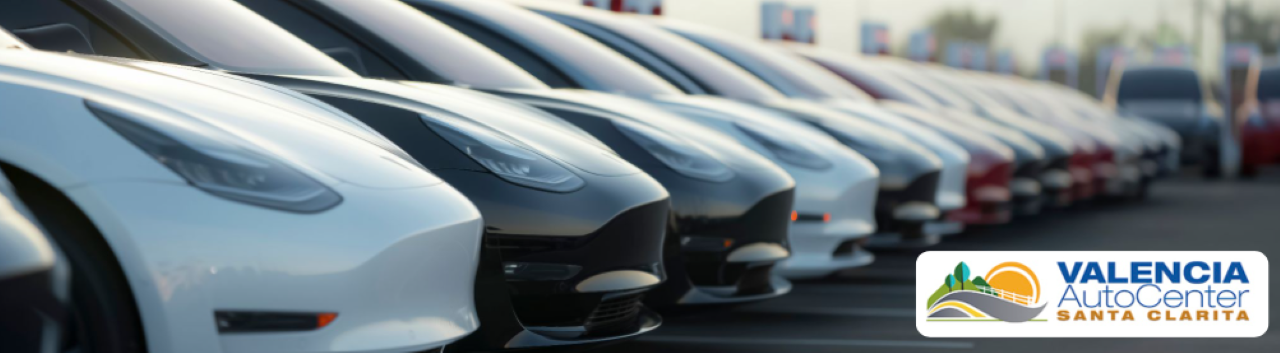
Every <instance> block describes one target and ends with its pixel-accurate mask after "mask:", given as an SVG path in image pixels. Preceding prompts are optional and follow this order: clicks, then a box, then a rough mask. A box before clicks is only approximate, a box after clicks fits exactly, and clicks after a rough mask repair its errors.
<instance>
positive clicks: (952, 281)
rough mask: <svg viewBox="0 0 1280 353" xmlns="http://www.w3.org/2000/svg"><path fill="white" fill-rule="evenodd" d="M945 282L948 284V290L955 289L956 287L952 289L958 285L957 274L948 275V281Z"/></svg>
mask: <svg viewBox="0 0 1280 353" xmlns="http://www.w3.org/2000/svg"><path fill="white" fill-rule="evenodd" d="M943 283H945V284H946V285H947V291H948V292H950V291H952V290H954V289H952V288H953V287H955V286H956V278H955V276H952V275H947V280H946V282H943Z"/></svg>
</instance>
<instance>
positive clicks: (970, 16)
mask: <svg viewBox="0 0 1280 353" xmlns="http://www.w3.org/2000/svg"><path fill="white" fill-rule="evenodd" d="M999 26H1000V20H999V19H998V18H996V17H994V16H979V15H978V14H977V13H975V12H974V11H973V9H971V8H950V9H944V10H942V11H941V12H938V13H937V14H936V15H934V16H933V18H932V19H930V20H929V28H932V29H933V33H934V36H935V38H936V40H937V44H938V46H937V48H938V58H939V60H941V62H946V60H947V57H946V56H947V45H948V44H949V43H952V42H955V41H969V42H977V43H982V44H986V45H987V46H988V47H990V46H991V38H992V37H994V36H995V33H996V28H999Z"/></svg>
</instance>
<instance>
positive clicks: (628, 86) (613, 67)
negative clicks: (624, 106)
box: [450, 1, 682, 97]
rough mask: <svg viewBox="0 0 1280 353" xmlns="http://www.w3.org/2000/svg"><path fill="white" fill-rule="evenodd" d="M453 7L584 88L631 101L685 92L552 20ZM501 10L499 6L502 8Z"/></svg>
mask: <svg viewBox="0 0 1280 353" xmlns="http://www.w3.org/2000/svg"><path fill="white" fill-rule="evenodd" d="M450 4H451V5H453V6H456V7H458V8H461V9H463V10H464V11H467V12H470V13H471V14H473V15H477V16H480V17H482V18H484V19H485V20H487V21H489V24H491V25H493V26H497V27H501V29H499V28H493V29H494V30H501V31H503V32H504V34H505V35H506V36H509V37H511V38H513V39H514V38H517V37H518V38H520V39H521V40H522V41H524V42H526V43H528V44H529V45H531V46H532V47H535V48H537V50H541V51H543V53H544V55H550V56H554V59H552V60H549V61H551V62H556V63H559V64H560V65H557V66H558V67H559V68H560V70H562V71H566V72H568V71H570V70H572V71H573V72H572V73H570V75H571V76H574V77H576V78H578V79H580V80H582V79H585V81H586V82H578V83H579V84H582V85H583V86H586V87H585V88H588V89H592V90H597V91H604V92H610V93H618V94H625V95H631V96H641V97H647V96H664V95H679V94H682V92H681V91H680V90H679V89H678V88H676V87H675V86H672V85H671V84H670V83H667V81H666V80H663V79H662V78H661V77H658V76H657V75H655V74H653V73H652V72H650V71H649V70H647V69H645V68H644V67H643V66H640V64H637V63H635V62H633V61H631V60H630V59H627V58H626V57H625V56H622V54H618V52H615V51H613V50H612V49H609V47H606V46H605V45H604V44H600V42H597V41H595V40H594V39H591V38H590V37H587V36H586V35H584V34H582V33H579V32H578V31H576V30H573V29H572V28H569V27H566V26H564V25H562V24H560V23H558V22H556V21H554V20H552V19H550V18H547V17H545V16H542V15H538V14H537V13H534V12H532V11H529V10H525V9H522V8H519V7H516V6H515V5H510V4H495V3H490V2H484V1H453V2H450ZM499 5H501V6H499Z"/></svg>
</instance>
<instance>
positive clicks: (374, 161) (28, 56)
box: [0, 51, 442, 188]
mask: <svg viewBox="0 0 1280 353" xmlns="http://www.w3.org/2000/svg"><path fill="white" fill-rule="evenodd" d="M0 65H3V66H5V67H6V68H7V70H6V73H7V74H10V75H15V74H16V75H22V76H25V77H26V78H30V79H32V81H31V82H32V84H33V85H34V86H38V87H41V88H44V89H50V90H56V91H61V92H65V93H67V94H70V95H74V96H78V97H82V98H84V99H86V100H93V101H96V102H98V103H103V104H109V105H116V106H120V107H124V108H127V109H126V110H127V111H130V112H134V113H136V114H154V115H156V117H157V118H165V119H174V121H180V120H181V121H186V122H191V123H196V124H202V125H207V126H209V127H211V128H215V129H218V130H221V131H222V132H225V133H227V134H228V135H230V136H231V137H234V138H236V139H238V140H240V141H241V142H245V143H246V145H247V146H249V147H252V148H254V149H257V150H260V152H262V153H267V154H270V155H272V156H273V157H276V158H277V159H279V160H280V161H282V162H285V163H287V164H290V165H291V166H293V167H295V168H297V169H299V170H302V171H304V172H307V173H308V174H311V175H312V176H313V177H315V178H316V179H317V180H320V181H321V182H325V183H329V184H337V183H349V184H353V185H360V186H364V187H371V188H408V187H420V186H427V185H434V184H439V183H442V181H441V180H440V179H438V178H436V177H435V176H434V175H432V174H431V173H429V172H427V171H426V170H424V169H422V168H420V167H418V166H417V164H416V163H415V162H414V161H413V160H412V159H406V157H405V155H404V153H403V152H401V151H399V149H398V148H394V145H389V143H386V142H385V139H381V138H380V137H379V136H377V135H376V134H372V133H371V132H368V131H359V128H356V127H354V126H352V125H347V124H345V123H342V122H343V121H347V120H354V119H352V118H351V117H349V116H345V115H344V114H341V113H340V112H337V111H336V109H334V108H332V107H329V106H327V105H325V104H322V103H319V102H316V101H313V100H309V99H305V98H302V97H300V96H299V95H297V94H296V93H292V92H290V91H288V90H285V89H282V88H279V87H274V86H272V85H269V84H266V83H262V82H253V81H248V80H244V79H239V78H234V79H233V78H230V77H222V76H225V75H217V74H215V75H202V74H199V73H200V71H198V69H188V68H181V69H173V70H171V68H177V67H175V66H170V65H166V64H151V63H143V62H138V61H130V60H121V59H108V58H102V57H95V56H81V55H67V54H58V53H46V52H35V51H31V52H8V53H5V55H0ZM193 70H195V71H193Z"/></svg>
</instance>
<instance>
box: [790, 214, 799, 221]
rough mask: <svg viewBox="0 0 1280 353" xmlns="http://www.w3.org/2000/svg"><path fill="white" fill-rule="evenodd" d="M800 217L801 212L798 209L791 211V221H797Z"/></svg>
mask: <svg viewBox="0 0 1280 353" xmlns="http://www.w3.org/2000/svg"><path fill="white" fill-rule="evenodd" d="M798 219H800V213H799V212H796V211H791V221H792V222H795V221H796V220H798Z"/></svg>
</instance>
